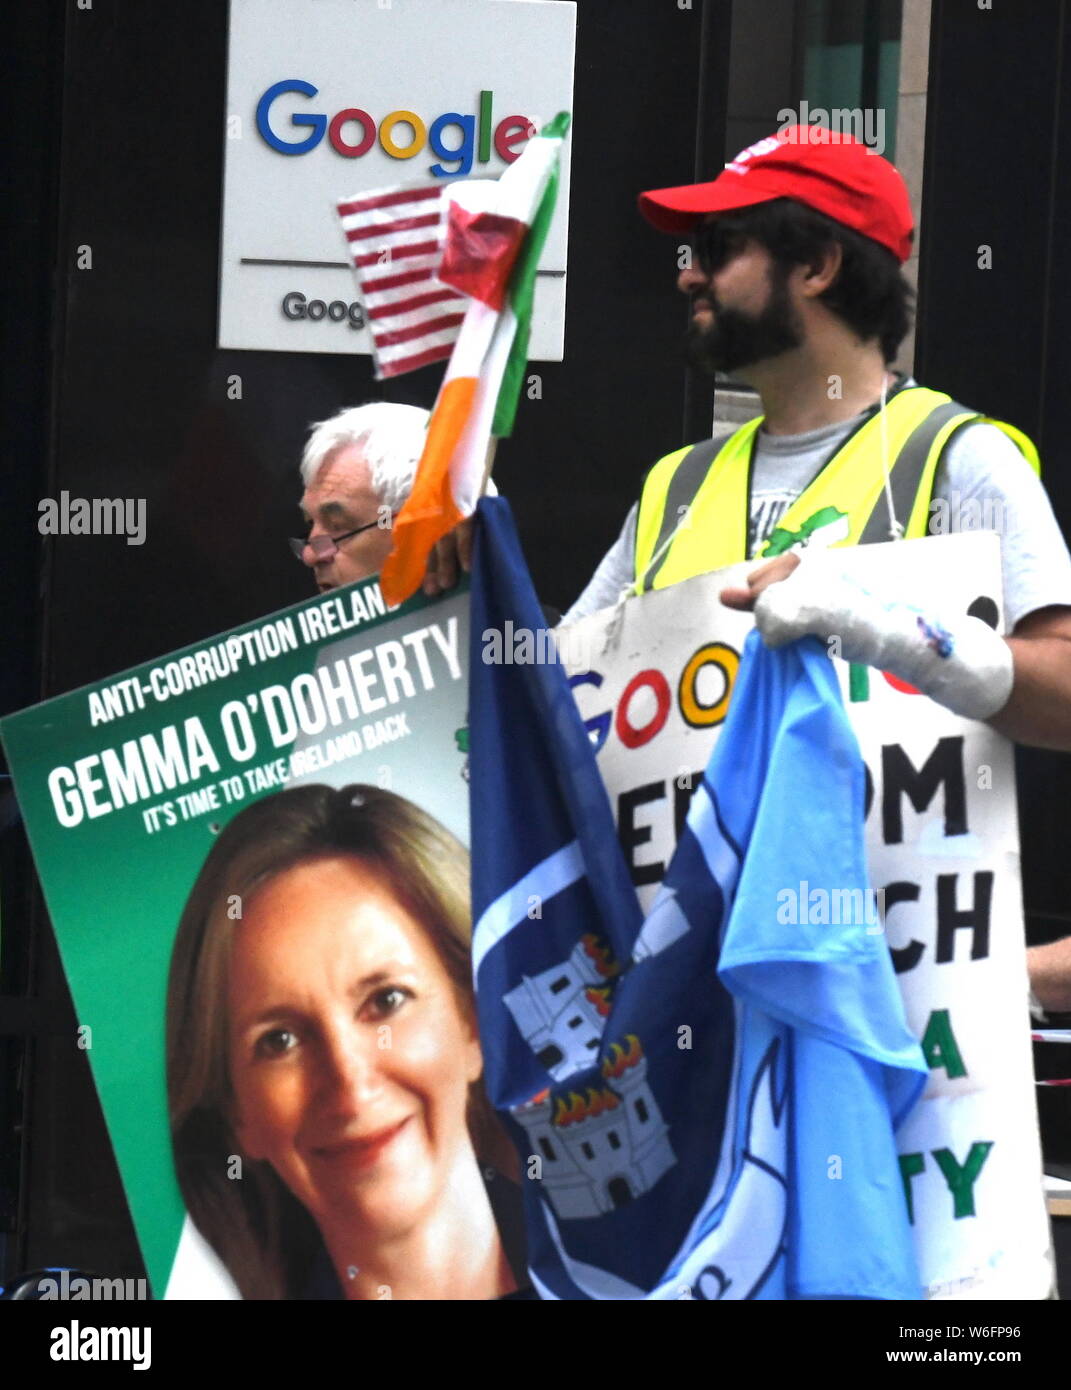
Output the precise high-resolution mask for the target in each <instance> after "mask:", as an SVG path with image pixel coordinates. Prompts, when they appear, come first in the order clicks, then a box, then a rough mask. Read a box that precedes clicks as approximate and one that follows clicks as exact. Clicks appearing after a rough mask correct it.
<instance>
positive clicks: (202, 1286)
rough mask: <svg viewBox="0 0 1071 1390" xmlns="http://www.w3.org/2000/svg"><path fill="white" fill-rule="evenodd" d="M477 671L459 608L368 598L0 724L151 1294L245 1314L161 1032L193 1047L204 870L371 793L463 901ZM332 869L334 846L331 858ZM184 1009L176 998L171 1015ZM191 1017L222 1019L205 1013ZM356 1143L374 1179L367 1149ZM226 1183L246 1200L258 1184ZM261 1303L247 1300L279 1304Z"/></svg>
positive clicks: (386, 1008)
mask: <svg viewBox="0 0 1071 1390" xmlns="http://www.w3.org/2000/svg"><path fill="white" fill-rule="evenodd" d="M467 653H468V595H467V593H466V592H464V591H459V592H455V593H454V594H452V595H451V596H449V597H448V598H445V599H442V600H437V601H429V600H426V599H424V598H423V597H419V596H418V597H417V598H415V599H413V600H411V601H410V602H409V603H407V604H405V605H404V606H403V607H402V608H400V609H398V610H396V611H394V612H388V611H387V608H386V606H385V603H384V600H383V598H382V595H381V594H380V591H379V588H378V585H377V584H376V582H375V581H366V582H364V583H360V584H355V585H352V586H350V587H348V588H345V589H340V590H335V591H333V592H331V593H328V594H324V595H322V596H320V597H318V598H315V599H311V600H309V601H308V602H306V603H302V604H299V605H297V606H295V607H292V608H289V609H286V610H284V611H282V612H280V613H276V614H273V615H271V616H269V617H266V618H264V619H261V620H260V621H258V622H255V623H251V624H248V625H246V626H244V627H241V628H237V629H235V630H234V631H233V632H229V633H225V634H223V635H221V636H218V637H214V638H212V639H210V640H208V641H204V642H201V643H198V644H197V645H196V646H192V647H188V648H186V649H185V650H183V651H180V652H176V653H174V654H173V655H170V656H166V657H161V658H160V659H158V660H155V661H151V662H147V663H146V664H144V665H142V666H139V667H137V668H136V669H134V670H131V671H128V672H125V673H123V674H122V675H120V676H117V677H115V678H113V679H110V680H106V681H102V682H100V683H98V684H95V685H92V686H89V687H86V688H84V689H82V690H77V691H74V692H72V693H71V694H68V695H63V696H60V697H58V698H56V699H52V700H49V701H47V702H45V703H43V704H40V705H38V706H35V707H33V708H30V709H26V710H23V711H21V712H19V713H18V714H15V715H12V716H10V717H9V718H7V719H5V720H3V721H2V723H0V734H2V737H3V741H4V746H5V749H6V751H7V755H8V758H9V761H10V766H11V768H12V772H13V775H14V780H15V788H16V794H17V798H18V802H19V806H20V808H21V811H22V814H23V817H24V819H25V822H26V825H27V828H28V832H29V837H30V842H31V846H32V850H33V855H34V859H35V861H36V865H37V870H38V873H39V876H40V880H41V884H42V886H43V889H44V895H45V899H46V902H47V905H48V910H49V913H50V915H51V919H52V923H53V926H54V928H55V932H56V936H57V939H58V942H59V948H60V952H61V955H62V959H63V964H64V967H65V969H66V972H67V976H68V979H69V982H70V987H71V992H72V995H73V998H74V1003H75V1008H76V1011H77V1020H78V1038H77V1045H79V1046H81V1047H84V1048H85V1049H86V1050H87V1052H88V1056H89V1060H90V1063H91V1066H92V1071H93V1076H94V1078H95V1081H96V1085H97V1088H98V1091H99V1094H100V1099H101V1103H102V1106H103V1110H104V1115H105V1118H106V1120H107V1123H108V1127H109V1130H110V1134H111V1138H112V1142H113V1145H114V1148H115V1153H116V1156H117V1159H118V1164H119V1169H120V1172H121V1174H122V1178H123V1182H124V1185H125V1189H126V1193H127V1197H128V1200H129V1203H130V1208H131V1211H132V1214H133V1218H134V1223H135V1226H136V1229H137V1233H138V1237H139V1240H140V1242H141V1247H142V1251H143V1254H144V1258H145V1263H146V1266H147V1270H148V1274H149V1278H150V1282H151V1286H152V1292H153V1296H154V1297H157V1298H159V1297H164V1296H165V1295H166V1296H169V1297H213V1296H232V1297H233V1296H235V1295H234V1292H233V1290H232V1291H231V1292H230V1293H229V1295H226V1291H227V1290H228V1288H230V1285H229V1282H228V1280H227V1279H225V1278H224V1277H223V1276H222V1274H220V1272H219V1271H220V1269H221V1266H220V1265H219V1263H218V1262H217V1261H216V1259H215V1256H213V1255H211V1253H210V1251H209V1249H208V1246H207V1245H206V1244H205V1242H204V1241H202V1240H201V1239H200V1238H199V1236H198V1234H197V1232H196V1231H195V1230H194V1229H193V1228H192V1227H191V1224H190V1223H189V1222H188V1221H187V1220H186V1219H185V1217H186V1214H185V1209H184V1202H183V1197H182V1194H181V1192H180V1187H179V1183H178V1180H177V1178H176V1167H175V1163H174V1161H173V1154H172V1142H171V1128H170V1123H169V1097H168V1076H167V1071H168V1069H167V1066H166V1064H165V1051H166V1035H167V1029H168V1027H169V1026H170V1027H171V1028H172V1030H173V1032H174V1033H175V1036H176V1038H178V1039H179V1045H180V1046H181V1045H182V1044H181V1039H182V1037H183V1036H186V1035H184V1034H183V1033H182V1029H181V1026H180V1025H181V1024H182V1023H183V1020H181V1019H179V1018H177V1017H172V1018H171V1020H170V1023H168V1020H167V1019H166V1018H165V1012H166V1008H167V1000H168V988H169V971H171V970H172V957H173V953H174V954H175V955H176V959H177V956H178V953H177V952H174V947H175V941H176V931H177V928H178V925H179V922H180V919H182V918H183V914H184V911H186V909H187V905H188V902H189V900H190V895H191V889H192V887H193V885H194V883H195V881H197V880H198V876H199V874H200V873H201V871H202V866H203V865H204V864H205V860H206V857H207V856H208V855H209V853H210V851H211V850H212V849H213V846H214V845H216V844H217V843H218V844H220V845H221V846H222V845H223V844H224V843H225V841H224V840H222V839H221V838H220V837H221V836H224V835H225V832H226V831H227V827H228V826H229V825H231V823H232V822H235V821H236V819H237V818H239V817H245V821H244V822H243V824H244V825H246V826H247V827H248V833H246V834H245V840H246V841H247V842H248V843H247V844H246V849H245V851H243V852H245V853H246V857H247V859H248V857H249V854H250V853H253V852H254V851H255V853H256V854H261V853H264V854H267V853H268V849H267V848H265V846H266V845H267V840H268V839H270V837H271V836H273V835H276V836H277V835H278V834H279V833H281V832H279V830H278V826H276V825H275V823H274V821H273V820H272V813H266V812H263V811H259V812H258V814H260V815H261V816H262V819H261V820H260V821H256V819H255V817H250V808H251V807H254V806H257V807H258V808H260V807H261V806H262V805H263V804H264V803H266V802H267V801H268V799H270V798H274V799H275V800H274V801H273V802H272V807H273V808H279V807H284V808H290V809H291V810H292V809H293V808H294V807H295V806H298V805H299V803H300V807H301V808H304V809H303V810H302V815H306V813H308V815H312V814H313V812H314V811H315V812H316V814H319V812H320V811H323V806H325V805H328V801H329V793H328V792H327V791H324V792H320V793H313V792H310V791H309V790H308V789H309V788H315V787H320V788H327V789H332V791H331V795H334V796H335V800H336V801H337V800H338V795H339V789H341V788H345V787H349V786H351V785H353V784H360V785H361V786H362V787H363V788H365V789H366V791H365V793H364V794H363V795H362V794H360V793H358V794H356V795H355V797H353V798H352V799H351V800H352V802H353V805H354V806H356V807H357V810H358V811H362V812H363V811H367V812H368V814H369V815H371V814H372V811H371V810H370V809H369V808H370V807H372V808H375V807H380V808H382V807H386V808H387V810H388V811H389V813H390V815H392V816H395V818H397V816H398V815H401V817H402V820H401V822H400V823H402V824H403V825H404V824H408V823H409V822H407V821H406V820H405V817H406V816H412V815H413V814H415V815H416V816H417V819H418V820H419V818H420V817H421V816H422V817H423V820H421V821H420V824H421V825H422V826H425V827H426V826H427V825H429V824H430V825H431V826H432V828H431V829H430V830H429V831H428V837H429V841H428V842H429V843H431V844H432V849H431V851H429V852H430V854H431V855H432V857H433V858H434V857H435V856H438V858H439V860H440V861H441V862H442V864H443V865H444V866H446V868H448V869H449V872H450V873H452V874H454V875H455V876H456V874H457V873H458V872H459V871H460V872H463V873H464V874H465V875H466V879H465V898H466V903H467V858H466V855H465V850H464V846H466V845H467V844H468V796H467V783H466V773H467V759H466V749H467V727H466V726H467V664H468V663H467ZM300 789H305V791H303V792H300ZM299 792H300V795H299ZM317 797H319V798H320V802H323V805H320V802H317V801H316V798H317ZM314 802H316V806H313V803H314ZM330 805H331V806H334V805H335V803H334V802H330ZM317 806H318V807H319V811H317V810H316V807H317ZM414 806H415V807H416V808H417V809H416V812H415V813H414V812H412V807H414ZM310 807H311V808H312V810H310ZM398 808H401V810H400V811H399V809H398ZM335 809H336V810H337V807H335ZM343 809H344V811H345V816H348V817H349V820H348V821H347V824H350V823H355V817H356V819H357V820H359V819H360V816H359V815H357V812H355V811H353V808H352V806H351V805H350V803H347V805H346V807H344V808H343ZM351 812H352V814H351ZM325 814H326V813H325ZM332 814H334V811H332ZM377 814H379V812H378V811H377ZM308 815H306V819H307V818H308ZM265 817H266V818H265ZM344 818H345V817H344ZM428 818H430V821H429V819H428ZM276 819H278V818H277V817H276ZM291 819H292V817H291ZM336 819H337V817H336ZM393 824H394V822H393V821H392V825H393ZM273 827H274V828H273ZM287 833H293V830H292V827H291V829H290V830H289V831H287ZM302 833H305V830H304V829H303V831H302ZM309 833H310V834H311V833H312V832H309ZM325 833H327V834H328V838H329V839H330V836H331V835H332V834H334V835H335V836H336V839H337V837H338V835H339V834H340V833H341V832H339V831H338V830H337V827H336V829H335V830H334V831H328V832H325ZM362 833H363V832H362ZM421 833H423V831H422V832H421ZM232 834H237V829H236V828H235V829H234V830H232ZM458 842H460V844H458ZM250 846H252V849H250ZM450 846H454V849H451V848H450ZM444 847H445V848H444ZM331 852H332V850H331V848H330V845H328V846H327V847H326V848H325V847H324V846H323V845H321V847H320V849H319V854H320V856H321V860H322V859H323V858H325V857H329V856H330V853H331ZM295 853H296V852H293V853H291V858H292V859H293V858H294V857H295ZM367 857H370V858H371V857H374V856H373V852H372V850H368V851H367ZM314 858H315V856H314ZM265 862H267V861H265ZM446 868H444V872H446ZM260 872H261V873H262V874H263V865H262V866H261V870H260ZM394 872H395V877H397V874H398V870H397V866H396V865H395V870H394ZM248 877H249V875H248V874H247V878H248ZM250 881H256V876H255V874H254V876H253V879H252V880H250ZM405 891H409V890H408V888H406V890H405ZM415 891H416V890H415V889H414V890H413V892H414V893H415ZM231 897H233V898H234V899H235V901H233V902H232V901H231V900H230V898H231ZM416 910H417V909H415V908H414V911H416ZM466 911H467V905H466ZM226 915H227V916H228V918H229V919H233V920H232V926H233V928H234V929H235V930H237V929H238V927H239V926H240V925H241V916H242V903H241V901H240V894H233V895H230V897H228V899H227V913H226ZM284 926H285V922H284ZM235 939H237V938H235ZM228 949H229V947H228ZM197 968H198V969H200V968H201V967H200V966H198V967H197ZM189 988H190V989H191V990H192V989H193V986H192V985H191V986H189ZM195 997H196V996H195V994H193V993H191V994H190V995H189V999H191V1000H192V999H194V998H195ZM404 1000H405V996H404V995H403V994H401V993H399V992H398V991H395V992H394V993H389V992H388V994H387V996H386V999H385V1002H382V1003H380V1002H377V1003H376V1004H375V1008H376V1009H377V1010H379V1012H380V1013H382V1017H383V1019H384V1020H386V1022H381V1021H379V1014H378V1013H377V1015H376V1028H377V1029H378V1030H379V1033H380V1034H381V1035H384V1036H385V1035H387V1034H389V1033H390V1026H389V1016H390V1010H391V1009H393V1008H395V1007H396V1006H397V1005H398V1004H399V1003H400V1002H404ZM181 1007H184V1005H179V1004H176V1003H175V1002H174V1001H173V1003H172V1013H173V1014H174V1013H175V1012H176V1011H178V1010H180V1009H181ZM190 1007H191V1008H192V1007H194V1006H193V1005H191V1006H190ZM196 1007H197V1008H198V1009H200V1010H201V1011H202V1013H204V1014H207V1015H212V1013H213V1009H208V1008H206V1006H205V1005H204V1002H203V1000H202V1002H201V1003H200V1004H198V1005H197V1006H196ZM184 1022H185V1025H186V1026H187V1028H188V1027H190V1026H194V1025H196V1027H197V1028H198V1029H201V1031H202V1032H203V1033H204V1034H205V1036H213V1035H214V1034H213V1030H215V1033H219V1032H220V1029H219V1028H218V1027H217V1024H219V1019H218V1018H215V1017H212V1016H208V1017H205V1018H197V1019H195V1020H193V1024H191V1020H190V1019H189V1018H187V1019H185V1021H184ZM198 1036H200V1034H198ZM381 1041H382V1039H381ZM206 1045H207V1044H206ZM257 1045H258V1047H261V1050H262V1052H263V1051H264V1048H265V1047H267V1048H269V1049H272V1051H271V1054H270V1056H271V1060H272V1061H274V1059H275V1055H276V1052H278V1053H279V1054H280V1055H282V1053H283V1052H284V1051H285V1050H286V1049H287V1048H288V1047H290V1046H291V1045H292V1039H291V1035H290V1034H289V1033H286V1032H283V1031H280V1030H279V1029H276V1031H275V1032H274V1033H272V1034H271V1036H270V1038H269V1042H268V1043H267V1044H261V1043H258V1044H257ZM198 1046H200V1044H198ZM206 1065H208V1064H207V1063H206ZM212 1065H215V1063H213V1064H212ZM187 1082H188V1077H187ZM183 1084H187V1083H183ZM171 1108H172V1112H173V1110H174V1097H172V1107H171ZM407 1113H408V1112H407ZM357 1141H360V1142H357ZM357 1141H353V1143H351V1147H354V1145H356V1149H357V1151H358V1152H359V1154H360V1162H361V1163H363V1164H364V1165H365V1167H367V1166H368V1164H369V1163H370V1161H371V1160H370V1158H369V1154H370V1153H371V1149H370V1148H369V1146H368V1144H367V1143H364V1141H363V1140H362V1139H361V1137H360V1136H357ZM340 1142H341V1141H340ZM345 1142H347V1143H350V1142H351V1141H350V1140H348V1139H347V1140H345ZM384 1143H386V1140H385V1139H383V1140H381V1139H379V1138H377V1139H376V1144H379V1145H380V1147H382V1145H383V1144H384ZM362 1144H363V1145H364V1146H363V1147H361V1145H362ZM376 1152H378V1149H377V1150H376ZM332 1153H334V1150H332ZM232 1158H233V1156H232ZM235 1167H237V1168H240V1167H241V1164H240V1163H239V1164H237V1165H234V1164H233V1162H232V1161H231V1168H232V1169H233V1168H235ZM216 1176H217V1177H218V1174H217V1175H216ZM224 1178H225V1180H227V1181H231V1182H232V1183H237V1182H239V1181H242V1182H245V1183H247V1184H248V1173H247V1174H246V1176H245V1178H243V1177H242V1176H241V1174H240V1173H239V1172H236V1171H232V1172H230V1174H229V1176H228V1175H226V1174H225V1175H224ZM285 1180H286V1179H285V1177H284V1181H285ZM296 1186H297V1184H295V1185H292V1186H291V1190H295V1187H296ZM224 1195H225V1196H227V1195H229V1193H227V1192H225V1193H224ZM295 1195H300V1194H298V1193H296V1191H295ZM209 1200H210V1201H211V1200H214V1199H211V1198H210V1199H209ZM310 1212H311V1207H310ZM217 1248H218V1247H217ZM176 1252H180V1253H181V1258H179V1259H176ZM334 1264H335V1268H336V1270H337V1268H338V1265H339V1261H338V1259H337V1257H336V1258H335V1260H334ZM232 1273H233V1271H232ZM250 1287H251V1286H249V1285H248V1284H247V1286H246V1296H254V1297H255V1296H265V1297H270V1296H273V1295H272V1294H271V1293H270V1292H267V1293H264V1292H262V1293H261V1294H260V1295H258V1294H257V1293H256V1292H254V1293H252V1294H250V1292H249V1288H250ZM274 1296H295V1295H293V1293H292V1292H291V1294H290V1295H287V1294H279V1293H278V1292H276V1293H275V1294H274ZM365 1296H369V1295H365ZM371 1296H374V1295H371ZM387 1296H389V1294H388V1295H387Z"/></svg>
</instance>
